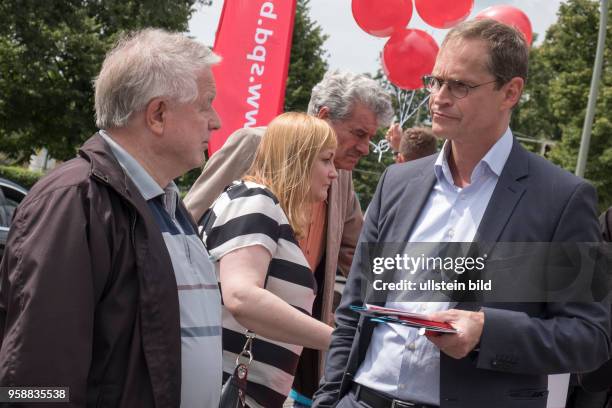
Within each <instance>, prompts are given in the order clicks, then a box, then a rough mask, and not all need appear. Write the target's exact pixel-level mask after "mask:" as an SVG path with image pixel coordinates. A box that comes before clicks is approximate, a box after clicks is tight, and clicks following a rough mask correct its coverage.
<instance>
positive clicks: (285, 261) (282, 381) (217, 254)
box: [202, 181, 316, 408]
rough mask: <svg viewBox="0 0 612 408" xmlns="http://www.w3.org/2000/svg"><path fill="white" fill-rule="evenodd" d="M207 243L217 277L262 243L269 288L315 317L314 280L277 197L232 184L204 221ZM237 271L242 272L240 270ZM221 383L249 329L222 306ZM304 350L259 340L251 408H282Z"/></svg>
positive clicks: (249, 184)
mask: <svg viewBox="0 0 612 408" xmlns="http://www.w3.org/2000/svg"><path fill="white" fill-rule="evenodd" d="M202 227H203V229H204V236H203V237H204V242H205V244H206V247H207V248H208V251H209V253H210V256H211V259H212V260H213V262H214V263H215V269H216V272H217V277H218V276H219V260H220V259H221V258H222V257H223V256H224V255H226V254H227V253H229V252H231V251H233V250H235V249H238V248H244V247H249V246H254V245H261V246H263V247H264V248H266V249H267V250H268V251H269V252H270V254H271V255H272V259H271V261H270V266H269V267H268V271H267V276H266V284H265V285H266V286H265V288H266V289H267V290H269V291H270V292H272V293H274V294H275V295H276V296H278V297H280V298H281V299H283V300H284V301H285V302H287V303H289V304H290V305H291V306H293V307H295V308H296V309H298V310H300V311H302V312H303V313H306V314H308V315H311V313H312V304H313V301H314V298H315V294H316V281H315V279H314V276H313V274H312V271H311V270H310V268H309V267H308V262H307V261H306V258H304V254H303V253H302V251H301V250H300V247H299V246H298V243H297V241H296V239H295V235H294V233H293V230H292V228H291V226H290V225H289V221H288V219H287V216H286V215H285V213H284V212H283V210H282V209H281V207H280V204H279V202H278V199H277V198H276V197H275V196H274V194H273V193H272V192H271V191H270V190H269V189H268V188H266V187H265V186H263V185H260V184H257V183H253V182H249V181H247V182H244V181H240V182H234V184H233V185H231V186H230V187H229V188H228V189H227V190H226V191H225V192H224V193H223V194H221V195H220V196H219V198H218V199H217V201H215V203H214V204H213V206H212V207H211V209H210V210H208V212H207V213H206V214H205V215H204V217H203V218H202ZM235 273H240V271H239V270H237V271H235ZM222 316H223V380H224V381H225V380H227V378H228V377H229V376H230V374H231V373H232V372H233V370H234V367H235V364H236V363H235V362H236V356H237V354H238V353H239V352H240V351H241V350H242V347H243V346H244V343H245V337H244V333H245V328H244V327H243V326H242V325H240V324H239V323H238V322H237V321H236V320H235V319H234V318H233V316H232V315H231V314H230V313H229V312H228V311H227V310H226V309H225V308H223V315H222ZM301 353H302V346H297V345H294V344H287V343H282V342H278V341H273V340H269V339H266V338H263V337H261V336H257V337H256V338H255V341H254V343H253V357H254V360H253V362H252V363H251V366H250V369H249V375H248V380H249V383H248V386H247V394H248V395H247V403H248V405H249V407H252V408H259V407H265V408H276V407H278V408H280V407H282V405H283V402H284V401H285V399H286V398H287V395H288V394H289V391H290V389H291V385H292V384H293V377H294V374H295V371H296V368H297V364H298V360H299V357H300V354H301Z"/></svg>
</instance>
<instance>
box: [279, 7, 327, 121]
mask: <svg viewBox="0 0 612 408" xmlns="http://www.w3.org/2000/svg"><path fill="white" fill-rule="evenodd" d="M309 3H310V0H298V1H297V7H296V11H295V20H294V23H293V37H292V40H291V41H292V45H291V57H290V59H289V75H288V77H287V88H286V91H285V111H301V112H305V111H306V109H307V108H308V101H310V91H312V88H313V87H314V86H315V85H316V84H317V83H318V82H319V81H321V79H322V78H323V75H324V74H325V71H327V62H326V61H325V56H326V51H325V49H324V48H323V43H324V42H325V40H326V39H327V35H325V34H323V32H322V30H321V27H320V26H319V25H318V24H317V23H315V22H313V21H312V20H311V19H310V17H309V15H308V12H309V11H310V7H309Z"/></svg>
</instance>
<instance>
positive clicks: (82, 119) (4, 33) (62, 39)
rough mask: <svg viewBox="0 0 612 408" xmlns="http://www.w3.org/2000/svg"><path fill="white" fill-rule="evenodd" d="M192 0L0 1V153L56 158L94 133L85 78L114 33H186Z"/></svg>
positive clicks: (91, 73)
mask: <svg viewBox="0 0 612 408" xmlns="http://www.w3.org/2000/svg"><path fill="white" fill-rule="evenodd" d="M197 2H199V3H202V4H204V3H206V2H204V1H198V0H51V1H36V0H2V2H0V151H3V152H5V153H7V154H8V155H9V156H12V157H13V158H21V159H23V158H28V157H29V154H30V153H31V152H33V151H34V150H35V149H37V148H39V147H43V146H45V147H47V149H48V150H49V152H50V154H51V155H52V156H54V157H56V158H58V159H67V158H70V157H73V156H74V154H75V148H76V147H77V146H78V145H80V144H81V143H82V142H83V141H84V140H85V139H87V138H88V137H89V136H90V135H91V134H92V133H93V132H94V131H95V130H96V128H95V125H94V112H93V88H92V80H93V79H94V77H95V75H96V74H97V72H98V71H99V69H100V65H101V63H102V60H103V58H104V55H105V53H106V51H107V50H108V49H109V48H110V47H111V45H112V44H113V42H114V41H116V39H117V38H118V35H119V33H120V32H122V31H126V30H135V29H139V28H143V27H161V28H166V29H169V30H178V31H186V30H187V23H188V20H189V17H190V15H191V13H192V12H193V11H194V5H195V3H197Z"/></svg>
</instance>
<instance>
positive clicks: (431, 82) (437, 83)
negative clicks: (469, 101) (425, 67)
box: [423, 75, 497, 99]
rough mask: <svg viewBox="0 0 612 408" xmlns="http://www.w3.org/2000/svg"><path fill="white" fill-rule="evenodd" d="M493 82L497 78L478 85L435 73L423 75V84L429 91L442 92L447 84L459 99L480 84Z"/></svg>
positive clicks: (452, 93)
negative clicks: (438, 75)
mask: <svg viewBox="0 0 612 408" xmlns="http://www.w3.org/2000/svg"><path fill="white" fill-rule="evenodd" d="M493 82H497V79H494V80H493V81H489V82H484V83H482V84H478V85H468V84H466V83H463V82H461V81H457V80H454V79H442V78H438V77H435V76H433V75H426V76H424V77H423V85H425V89H426V90H427V91H428V92H429V93H432V94H434V93H438V92H440V89H442V86H443V85H444V84H446V86H447V87H448V90H449V91H450V93H451V95H453V96H454V97H455V98H457V99H463V98H465V97H466V96H468V94H469V93H470V89H474V88H478V87H479V86H483V85H487V84H492V83H493Z"/></svg>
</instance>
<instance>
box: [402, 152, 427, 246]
mask: <svg viewBox="0 0 612 408" xmlns="http://www.w3.org/2000/svg"><path fill="white" fill-rule="evenodd" d="M435 157H436V156H433V159H432V161H431V162H430V163H429V164H427V165H425V166H423V167H422V169H421V173H420V174H418V175H416V176H415V177H412V178H411V179H409V180H408V182H407V183H406V186H405V187H404V191H403V192H402V195H401V196H400V202H399V203H398V204H397V205H398V206H399V208H400V210H399V211H398V212H397V214H396V215H395V216H396V218H395V223H396V224H395V226H397V230H396V231H397V235H396V237H397V242H408V238H410V234H411V233H412V230H413V228H414V225H415V224H416V222H417V220H418V218H419V215H420V214H421V211H422V210H423V207H424V206H425V203H426V202H427V198H428V197H429V193H430V192H431V189H432V188H433V186H434V184H435V182H436V175H435V172H434V169H433V165H434V162H435ZM400 213H401V216H400Z"/></svg>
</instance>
